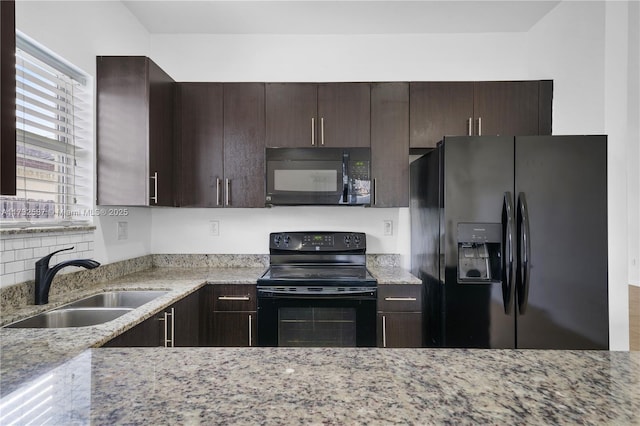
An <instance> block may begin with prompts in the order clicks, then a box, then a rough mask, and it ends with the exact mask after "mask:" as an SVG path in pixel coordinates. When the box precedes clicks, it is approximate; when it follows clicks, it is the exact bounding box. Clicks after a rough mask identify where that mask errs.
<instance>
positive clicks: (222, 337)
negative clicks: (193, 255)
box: [205, 284, 257, 346]
mask: <svg viewBox="0 0 640 426" xmlns="http://www.w3.org/2000/svg"><path fill="white" fill-rule="evenodd" d="M209 287H212V288H211V289H210V290H209V292H208V294H209V297H210V298H209V306H210V311H209V313H208V314H206V313H205V315H208V316H209V320H208V322H209V325H208V326H207V327H206V328H207V329H208V330H209V331H208V336H205V341H208V342H209V344H210V345H211V346H255V344H256V328H257V327H256V326H257V322H256V317H257V303H256V286H255V285H252V284H223V285H221V284H217V285H211V286H209Z"/></svg>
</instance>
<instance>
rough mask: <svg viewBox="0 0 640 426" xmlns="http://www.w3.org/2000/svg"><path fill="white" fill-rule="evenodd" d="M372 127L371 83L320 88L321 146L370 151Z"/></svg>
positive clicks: (317, 134)
mask: <svg viewBox="0 0 640 426" xmlns="http://www.w3.org/2000/svg"><path fill="white" fill-rule="evenodd" d="M370 123H371V91H370V84H369V83H326V84H320V85H318V116H317V133H316V138H317V143H316V144H317V145H318V146H320V147H322V146H326V147H336V148H343V147H347V148H348V147H368V146H370V145H371V137H370V134H371V124H370Z"/></svg>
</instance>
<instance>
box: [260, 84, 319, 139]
mask: <svg viewBox="0 0 640 426" xmlns="http://www.w3.org/2000/svg"><path fill="white" fill-rule="evenodd" d="M265 91H266V94H265V101H266V108H265V110H266V146H267V147H312V146H315V145H317V140H316V136H315V131H316V129H317V127H318V123H317V120H316V116H317V85H316V84H315V83H267V84H266V87H265Z"/></svg>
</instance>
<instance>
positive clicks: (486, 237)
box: [458, 223, 502, 284]
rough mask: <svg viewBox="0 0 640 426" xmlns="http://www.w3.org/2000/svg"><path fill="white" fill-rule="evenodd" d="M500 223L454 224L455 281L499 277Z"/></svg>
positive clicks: (475, 281) (495, 279)
mask: <svg viewBox="0 0 640 426" xmlns="http://www.w3.org/2000/svg"><path fill="white" fill-rule="evenodd" d="M501 252H502V225H501V224H499V223H458V283H460V284H487V283H493V282H500V280H501V275H502V274H501V271H502V270H501V259H500V256H501Z"/></svg>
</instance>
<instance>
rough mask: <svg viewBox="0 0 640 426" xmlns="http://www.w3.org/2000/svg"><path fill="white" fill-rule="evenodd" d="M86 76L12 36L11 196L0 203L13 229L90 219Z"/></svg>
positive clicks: (89, 109)
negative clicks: (13, 180) (13, 150)
mask: <svg viewBox="0 0 640 426" xmlns="http://www.w3.org/2000/svg"><path fill="white" fill-rule="evenodd" d="M87 80H88V76H87V75H86V74H84V73H82V72H81V71H78V70H77V69H75V68H74V67H73V66H70V65H68V64H67V63H66V62H65V61H63V60H62V59H60V58H58V57H56V56H54V55H53V54H51V53H50V52H48V51H46V50H45V49H44V48H42V47H40V46H38V45H36V44H35V43H34V42H32V41H31V40H29V39H27V38H26V37H25V36H23V35H22V34H20V33H17V34H16V157H17V158H16V163H17V164H16V166H17V172H16V175H17V177H16V180H17V181H16V185H17V192H16V196H3V197H1V198H0V202H1V206H2V215H1V217H2V220H3V222H4V223H6V224H8V225H12V226H16V223H17V222H18V223H20V224H25V225H27V224H28V225H37V224H47V225H51V224H56V223H57V224H62V223H64V222H67V223H68V222H82V221H87V220H89V219H90V217H91V216H90V214H89V213H88V212H89V208H90V206H91V205H92V195H93V155H92V143H91V142H92V125H91V112H92V105H91V102H92V88H90V87H88V85H87Z"/></svg>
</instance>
